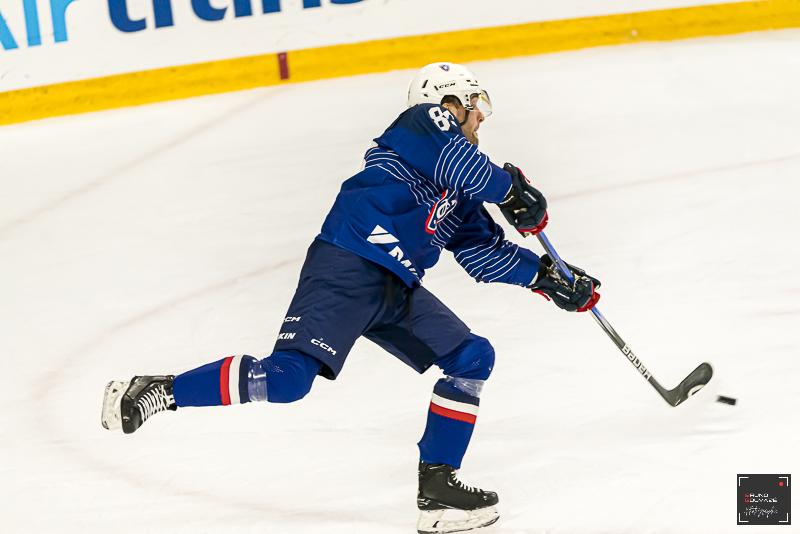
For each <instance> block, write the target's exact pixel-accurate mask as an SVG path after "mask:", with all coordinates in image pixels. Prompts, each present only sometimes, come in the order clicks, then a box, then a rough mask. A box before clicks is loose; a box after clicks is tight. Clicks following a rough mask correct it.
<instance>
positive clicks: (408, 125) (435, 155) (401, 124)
mask: <svg viewBox="0 0 800 534" xmlns="http://www.w3.org/2000/svg"><path fill="white" fill-rule="evenodd" d="M375 142H376V143H378V145H379V146H384V147H386V148H390V149H391V150H392V151H394V152H395V153H396V154H398V155H399V156H400V157H401V158H402V159H403V160H405V161H406V162H408V163H409V164H410V165H411V166H413V167H414V168H415V169H416V170H417V171H419V172H420V173H422V174H423V175H424V176H426V177H428V178H429V179H430V180H431V181H432V182H433V183H434V184H435V185H436V186H437V187H439V188H440V189H447V190H450V191H456V192H458V193H459V195H460V196H462V197H465V198H469V199H472V198H474V199H476V200H481V201H484V202H492V203H497V202H500V201H502V200H503V199H504V198H505V196H506V194H507V193H508V190H509V189H510V188H511V175H509V174H508V173H507V172H506V171H504V170H503V169H501V168H500V167H498V166H497V165H495V164H494V163H492V162H491V161H490V160H489V157H488V156H486V154H483V153H482V152H481V151H480V150H478V147H477V146H475V145H473V144H471V143H470V142H469V141H467V138H466V137H464V134H463V133H462V131H461V126H459V124H458V122H457V121H456V120H455V118H454V117H453V116H452V115H451V113H450V112H449V111H447V110H446V109H445V108H443V107H441V106H437V105H434V104H420V105H417V106H414V107H412V108H410V109H408V110H406V111H405V112H404V113H402V114H401V115H400V116H399V117H398V118H397V120H396V121H395V122H394V123H393V124H392V125H391V126H390V127H389V128H388V129H387V130H386V132H384V133H383V135H381V136H380V137H378V138H377V139H375Z"/></svg>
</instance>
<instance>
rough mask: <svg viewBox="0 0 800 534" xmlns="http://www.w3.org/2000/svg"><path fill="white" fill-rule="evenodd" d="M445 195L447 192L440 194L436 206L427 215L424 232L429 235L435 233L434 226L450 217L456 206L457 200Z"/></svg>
mask: <svg viewBox="0 0 800 534" xmlns="http://www.w3.org/2000/svg"><path fill="white" fill-rule="evenodd" d="M447 193H448V191H447V190H445V192H444V193H442V196H441V198H440V199H439V200H437V201H436V204H434V205H433V207H432V208H431V212H430V213H429V214H428V219H427V220H426V221H425V231H426V232H428V233H429V234H435V233H436V225H438V224H439V222H441V221H442V220H444V219H445V217H447V216H448V215H450V213H452V212H453V210H454V209H455V208H456V204H458V200H456V199H455V198H447Z"/></svg>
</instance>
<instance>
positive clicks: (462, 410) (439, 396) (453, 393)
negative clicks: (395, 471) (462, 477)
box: [419, 378, 480, 469]
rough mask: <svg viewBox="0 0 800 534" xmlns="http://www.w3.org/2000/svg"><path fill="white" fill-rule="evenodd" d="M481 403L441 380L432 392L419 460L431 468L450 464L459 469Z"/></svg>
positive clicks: (452, 383) (447, 381) (451, 382)
mask: <svg viewBox="0 0 800 534" xmlns="http://www.w3.org/2000/svg"><path fill="white" fill-rule="evenodd" d="M479 404H480V399H479V398H478V397H475V396H472V395H469V394H467V393H465V392H464V391H462V390H461V389H459V388H457V387H456V385H455V383H454V382H453V381H452V379H451V380H448V379H444V378H443V379H441V380H439V381H438V382H437V383H436V386H435V387H434V388H433V398H432V399H431V404H430V408H429V410H428V423H427V426H426V427H425V433H424V434H423V435H422V439H421V440H420V442H419V453H420V460H422V461H423V462H425V463H429V464H447V465H451V466H453V467H454V468H456V469H459V468H460V467H461V460H462V459H463V458H464V453H466V452H467V446H468V445H469V440H470V438H472V431H473V429H474V428H475V420H476V418H477V415H478V405H479Z"/></svg>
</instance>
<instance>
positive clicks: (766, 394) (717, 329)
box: [0, 31, 800, 534]
mask: <svg viewBox="0 0 800 534" xmlns="http://www.w3.org/2000/svg"><path fill="white" fill-rule="evenodd" d="M472 66H473V68H474V70H475V71H477V72H478V73H479V74H480V77H481V78H482V80H483V81H484V83H485V84H486V86H487V87H488V88H489V89H490V92H491V94H492V97H493V99H494V102H495V115H494V116H493V117H491V118H490V119H489V121H487V122H486V123H485V125H484V128H482V131H481V133H482V139H483V148H484V150H485V151H486V152H487V153H488V154H489V155H490V156H491V157H492V158H493V159H494V161H496V162H500V163H502V162H503V161H506V160H509V161H513V162H515V163H517V164H518V165H519V166H521V167H522V168H523V169H525V170H526V171H527V173H528V174H529V175H530V176H532V177H534V178H535V180H536V183H537V184H538V185H539V186H540V187H541V189H542V190H543V191H544V192H545V193H546V194H547V196H548V198H549V200H550V204H551V209H550V217H551V222H550V225H549V227H548V233H549V237H550V238H551V239H552V241H553V242H554V243H555V245H556V247H557V248H558V250H559V251H560V252H561V254H562V255H563V256H564V257H565V258H566V259H567V260H568V261H571V262H573V263H575V264H577V265H580V266H583V267H586V268H587V269H589V270H590V271H591V272H592V273H594V274H596V275H597V276H599V277H600V278H601V279H602V280H603V282H604V284H603V290H602V293H603V299H602V300H601V302H600V308H601V309H602V311H603V312H604V313H605V314H606V316H607V317H608V318H609V320H610V321H611V323H612V324H613V325H614V326H615V327H616V328H617V330H618V331H619V332H620V334H621V335H622V336H623V337H624V338H625V339H626V340H627V341H628V343H629V344H630V345H631V347H633V348H634V349H635V350H636V351H637V353H638V354H639V356H640V357H641V358H642V359H643V360H644V362H645V364H646V365H648V366H649V367H650V368H651V369H652V371H653V372H654V374H655V376H656V377H657V378H658V379H659V380H660V381H661V382H662V383H663V384H665V385H666V386H667V387H673V386H674V385H676V384H677V383H678V382H679V381H680V380H681V379H682V378H683V377H684V376H685V375H686V374H687V373H688V372H689V371H691V370H692V369H693V368H694V367H695V366H696V365H698V364H699V363H700V362H702V361H709V362H711V363H712V364H713V365H714V369H715V376H714V379H713V380H712V382H711V384H709V386H708V387H707V388H706V389H705V390H703V391H701V392H700V393H699V394H698V395H697V396H695V397H693V398H691V399H689V400H688V401H687V402H686V403H684V404H683V405H681V406H679V407H678V408H671V407H669V406H667V404H666V403H664V401H662V400H661V399H660V398H659V397H658V396H657V395H656V393H655V392H654V391H653V390H652V389H651V387H650V386H649V385H648V384H646V383H645V381H644V380H642V378H641V377H640V376H639V375H638V374H637V373H636V371H635V370H634V369H633V368H631V365H630V364H629V363H628V362H627V361H626V359H625V358H624V357H623V356H622V355H621V354H620V353H619V352H618V351H617V349H616V348H615V347H614V346H613V345H612V344H611V342H610V341H609V340H608V339H607V338H606V336H605V334H604V333H603V332H602V331H601V330H600V329H599V328H598V327H597V325H596V324H595V323H594V321H592V320H591V318H590V317H589V316H588V314H586V315H574V314H567V313H565V312H561V311H560V310H558V309H557V308H555V307H554V306H553V305H552V304H549V303H547V302H545V301H544V300H543V299H541V298H539V297H538V296H535V295H532V294H530V293H528V292H526V291H524V290H521V289H520V288H517V287H509V286H498V285H483V284H475V283H473V282H472V281H471V279H470V278H469V277H468V276H467V275H466V274H465V273H464V272H463V271H462V270H461V269H460V267H458V265H457V264H456V263H455V262H454V261H453V260H452V258H451V257H450V256H449V255H448V254H445V255H443V257H442V260H441V262H440V264H439V265H438V266H437V267H436V268H435V269H433V270H432V271H430V272H429V274H428V276H427V277H426V279H425V285H426V286H427V287H428V288H429V289H431V290H432V291H433V292H434V293H436V294H437V295H438V296H439V297H440V298H441V299H442V300H444V301H445V302H446V303H447V304H449V305H450V306H451V307H452V309H453V310H455V311H456V312H457V313H458V314H459V315H460V316H461V317H462V318H463V319H464V320H465V321H466V322H467V323H468V324H469V325H470V326H471V327H472V328H473V329H474V331H475V332H477V333H479V334H481V335H484V336H486V337H488V338H490V339H491V340H492V342H493V343H494V345H495V347H496V350H497V365H496V369H495V371H494V374H493V376H492V378H491V380H490V381H489V383H488V384H487V386H486V388H485V390H484V394H483V400H482V406H481V415H480V417H479V420H478V425H477V428H476V432H475V436H474V439H473V442H472V445H471V447H470V450H469V452H468V454H467V457H466V459H465V463H464V468H463V470H462V478H463V479H464V480H465V481H466V482H468V483H474V484H478V485H481V486H483V487H486V488H490V489H494V490H496V491H498V493H499V494H500V498H501V506H500V508H501V513H502V517H501V520H500V522H499V523H498V524H497V525H496V526H494V527H491V532H497V533H501V532H502V533H509V534H511V533H531V534H533V533H553V534H566V533H588V534H594V533H631V534H647V533H680V534H687V533H697V534H700V533H702V534H713V533H732V532H739V530H740V529H743V531H744V530H746V531H747V532H748V534H757V533H759V532H773V531H774V530H775V529H776V528H777V527H772V529H769V528H767V527H762V528H759V527H749V528H744V527H737V526H736V501H735V480H736V475H737V474H738V473H779V472H781V473H786V472H788V473H794V474H795V475H796V476H797V475H798V474H800V452H799V451H800V429H799V428H798V426H799V422H798V413H799V411H800V400H798V384H799V383H800V382H799V379H800V376H799V375H800V373H799V371H800V361H798V360H799V359H800V350H799V349H800V343H799V342H798V330H800V277H798V275H797V270H798V263H800V251H799V250H798V248H800V247H798V238H797V231H798V226H799V223H800V216H799V215H798V198H800V182H799V181H798V175H800V98H799V97H798V95H800V31H784V32H766V33H758V34H751V35H744V36H735V37H729V38H714V39H699V40H692V41H683V42H674V43H658V44H641V45H633V46H623V47H612V48H604V49H597V50H587V51H580V52H573V53H564V54H554V55H548V56H540V57H531V58H524V59H513V60H505V61H491V62H482V63H475V64H473V65H472ZM411 74H412V72H411V71H399V72H392V73H388V74H379V75H371V76H361V77H357V78H350V79H338V80H330V81H322V82H316V83H307V84H299V85H286V86H282V87H273V88H265V89H258V90H253V91H246V92H240V93H235V94H227V95H222V96H213V97H207V98H197V99H192V100H185V101H180V102H173V103H166V104H161V105H153V106H147V107H140V108H133V109H124V110H119V111H112V112H106V113H98V114H91V115H84V116H76V117H69V118H62V119H55V120H47V121H41V122H35V123H29V124H24V125H17V126H10V127H4V128H0V186H1V187H2V195H1V196H0V273H1V274H2V276H0V295H2V302H0V351H1V353H2V358H0V361H1V362H2V373H0V377H1V378H0V380H2V382H1V383H0V385H1V387H0V414H1V415H0V417H2V424H1V425H0V480H2V483H0V531H2V532H9V533H17V532H26V533H30V532H81V533H101V532H102V533H107V532H115V533H117V532H125V533H127V532H136V533H141V532H168V533H172V532H186V533H189V532H191V533H197V532H215V533H216V532H225V533H229V532H230V533H256V532H258V533H265V532H268V533H277V534H295V533H297V534H300V533H309V532H313V533H324V534H334V533H355V532H369V533H387V534H391V533H408V532H413V529H414V523H415V519H416V507H415V501H414V497H415V490H416V461H417V449H416V445H415V444H416V441H417V440H418V439H419V437H420V435H421V433H422V430H423V426H424V423H425V417H426V407H427V404H428V401H429V396H430V391H431V387H432V384H433V383H434V382H435V380H436V379H437V373H436V372H433V371H429V372H428V373H427V374H425V375H423V376H419V375H417V374H416V373H414V372H413V371H411V370H409V369H407V368H406V367H404V366H403V365H402V364H401V363H399V362H398V361H397V360H395V359H394V358H393V357H391V356H390V355H388V354H385V353H383V352H382V351H381V350H380V349H378V348H377V347H376V346H374V345H372V344H371V343H369V342H366V341H360V342H359V343H357V345H356V347H355V349H354V350H353V352H352V353H351V354H350V356H349V358H348V361H347V364H346V366H345V368H344V371H343V373H342V375H341V377H340V379H339V380H337V381H336V382H328V381H326V380H323V379H318V380H317V382H316V383H315V386H314V389H313V390H312V392H311V394H310V395H309V397H307V398H306V399H304V400H303V401H301V402H298V403H295V404H292V405H272V404H257V405H256V404H253V405H246V406H239V407H232V408H231V407H227V408H216V409H186V410H182V411H181V412H179V413H177V414H172V413H169V414H165V415H160V416H157V417H155V418H154V419H153V420H151V421H148V423H147V424H146V425H145V427H143V428H142V429H141V430H140V431H139V432H137V433H136V434H134V435H132V436H125V435H123V434H121V433H111V432H108V431H105V430H103V429H102V428H101V427H100V401H101V396H102V391H103V386H104V385H105V383H106V382H107V381H108V380H109V379H115V378H116V379H127V378H129V377H130V376H132V375H134V374H137V373H138V374H156V373H177V372H182V371H185V370H188V369H190V368H192V367H194V366H197V365H200V364H203V363H206V362H209V361H213V360H215V359H218V358H220V357H222V356H225V355H229V354H241V353H247V354H253V355H256V356H264V355H266V354H268V353H269V352H270V351H271V349H272V345H273V343H274V340H275V337H276V335H277V333H278V332H279V327H280V325H281V319H282V317H283V314H284V311H285V310H286V307H287V305H288V303H289V300H290V298H291V296H292V293H293V290H294V288H295V285H296V282H297V274H298V270H299V268H300V265H301V262H302V259H303V257H304V252H305V249H306V247H307V246H308V244H309V243H310V242H311V240H312V239H313V237H314V236H315V235H316V233H317V231H318V229H319V227H320V224H321V222H322V220H323V218H324V216H325V214H326V213H327V209H328V207H329V206H330V204H331V202H332V201H333V199H334V196H335V194H336V192H337V190H338V188H339V185H340V183H341V182H342V181H343V180H344V179H346V178H347V177H348V176H350V175H351V174H352V173H353V172H354V171H355V170H356V169H358V167H359V166H360V162H361V157H362V155H363V152H364V150H365V149H366V148H367V147H368V144H369V142H370V139H371V138H372V137H375V136H376V135H378V134H379V133H380V132H382V131H383V129H384V128H385V127H386V126H387V125H388V124H389V122H391V120H393V119H394V117H395V116H396V115H397V114H398V113H399V112H400V111H401V110H402V109H403V105H404V96H405V86H406V83H407V81H408V79H409V78H410V76H411ZM493 213H495V214H497V215H498V216H499V214H498V212H496V211H493ZM513 239H515V240H516V241H518V242H520V243H523V240H522V239H519V238H517V237H514V238H513ZM524 244H525V245H527V246H530V247H532V248H533V249H534V250H538V248H537V246H536V243H535V242H534V241H533V240H531V241H529V242H524ZM717 394H723V395H729V396H734V397H737V398H738V399H739V404H738V405H737V406H735V407H731V406H727V405H723V404H719V403H716V402H714V399H715V398H716V395H717ZM793 528H796V527H788V528H785V529H777V531H780V532H784V531H786V532H789V531H792V529H793ZM489 531H490V530H487V533H488V532H489Z"/></svg>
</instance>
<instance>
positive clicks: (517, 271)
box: [446, 206, 539, 287]
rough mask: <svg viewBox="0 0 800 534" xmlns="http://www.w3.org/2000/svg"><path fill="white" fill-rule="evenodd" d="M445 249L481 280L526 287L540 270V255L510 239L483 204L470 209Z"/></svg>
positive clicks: (466, 269) (468, 271) (473, 276)
mask: <svg viewBox="0 0 800 534" xmlns="http://www.w3.org/2000/svg"><path fill="white" fill-rule="evenodd" d="M446 248H447V250H449V251H451V252H452V253H453V255H454V256H455V259H456V261H457V262H458V264H459V265H461V267H463V268H464V270H465V271H467V273H468V274H469V275H470V276H471V277H472V278H474V279H475V280H477V281H478V282H501V283H505V284H514V285H519V286H525V287H527V286H528V285H530V284H531V282H533V279H534V277H535V276H536V273H537V272H538V271H539V257H538V256H537V255H536V254H534V253H533V252H531V251H530V250H527V249H524V248H522V247H519V246H517V245H515V244H514V243H511V242H510V241H507V240H506V239H505V233H504V232H503V229H502V228H500V226H498V225H497V223H495V222H494V221H493V220H492V217H491V216H490V215H489V213H488V212H487V211H486V208H484V207H483V206H480V207H479V208H477V209H474V210H470V211H469V212H468V215H467V216H466V217H465V218H464V220H463V221H462V223H461V225H459V228H458V230H457V231H456V232H455V234H454V235H453V237H451V238H450V240H449V241H448V243H447V246H446Z"/></svg>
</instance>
